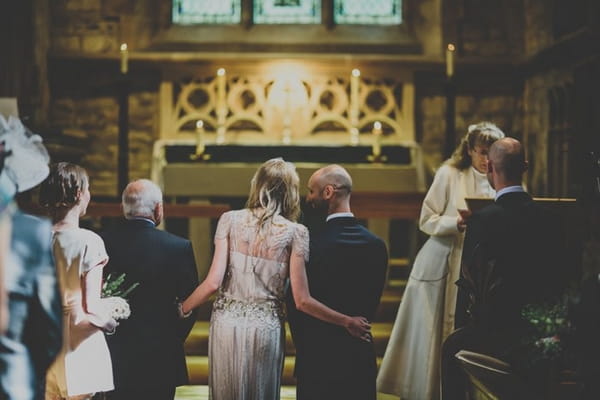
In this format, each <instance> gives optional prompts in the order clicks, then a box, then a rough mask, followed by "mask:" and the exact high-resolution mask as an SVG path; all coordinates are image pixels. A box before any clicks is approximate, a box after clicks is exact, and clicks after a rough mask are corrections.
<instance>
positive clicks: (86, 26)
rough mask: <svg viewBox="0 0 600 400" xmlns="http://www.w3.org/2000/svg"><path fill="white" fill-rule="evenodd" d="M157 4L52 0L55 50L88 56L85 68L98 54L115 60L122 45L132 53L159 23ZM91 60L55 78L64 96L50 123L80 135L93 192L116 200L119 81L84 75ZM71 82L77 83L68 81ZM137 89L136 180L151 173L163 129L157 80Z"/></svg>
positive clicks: (55, 100)
mask: <svg viewBox="0 0 600 400" xmlns="http://www.w3.org/2000/svg"><path fill="white" fill-rule="evenodd" d="M155 7H156V2H155V1H133V0H102V1H101V0H59V1H52V2H51V3H50V16H51V18H50V29H49V30H50V32H49V36H50V39H49V42H50V52H51V54H53V55H69V54H71V55H74V56H75V57H77V58H80V59H86V58H88V61H87V63H88V64H87V68H86V69H88V70H90V69H92V67H91V65H93V63H94V62H93V61H89V58H90V57H94V56H93V55H94V54H98V55H111V56H116V55H117V54H118V52H119V47H120V44H121V43H123V42H126V43H127V44H128V46H129V48H130V49H138V48H143V47H144V46H145V45H147V44H148V43H149V42H150V40H151V38H152V36H153V34H154V33H155V31H156V29H157V26H158V22H157V15H158V14H157V13H156V12H155ZM85 63H86V61H83V63H81V64H79V67H77V66H72V69H70V70H69V71H68V72H64V71H58V73H57V72H54V75H53V76H50V77H49V80H50V81H51V82H52V83H53V86H55V87H56V88H57V89H58V90H57V91H56V92H58V93H56V92H55V93H54V94H53V96H52V97H51V99H50V111H49V118H48V120H49V123H50V124H51V125H52V126H53V127H56V128H57V129H60V130H62V131H63V134H64V135H67V136H74V137H78V138H80V139H81V140H82V141H83V143H85V146H86V149H85V155H84V157H83V159H82V161H81V163H82V165H83V166H84V167H85V168H86V169H87V170H88V172H89V174H90V178H91V184H92V193H93V194H94V195H97V196H117V195H118V188H117V186H118V184H117V156H118V154H117V152H118V131H119V128H118V113H119V107H118V92H117V87H118V85H119V83H118V82H117V79H118V76H114V77H110V76H108V75H109V74H108V72H106V74H104V75H102V76H94V72H89V71H82V70H81V69H79V70H78V68H81V67H82V66H83V67H84V68H85V67H86V64H85ZM113 64H114V63H113ZM111 65H112V64H111ZM109 68H111V69H110V71H112V70H114V71H115V72H116V68H114V66H112V67H107V68H106V70H109ZM69 74H72V75H71V76H69ZM86 74H87V75H86ZM84 75H85V76H84ZM71 79H72V80H74V81H76V82H77V83H73V82H69V80H71ZM94 79H97V80H98V81H99V82H94ZM138 86H139V85H138ZM138 86H135V85H133V89H132V91H131V94H130V97H129V149H130V152H129V176H130V179H136V178H148V177H149V176H150V166H151V155H152V145H153V143H154V140H155V139H156V138H157V131H158V114H159V110H158V100H157V99H158V93H157V92H156V91H155V90H153V89H148V88H147V87H148V86H150V87H155V86H156V85H155V84H154V82H152V83H150V84H148V83H144V84H143V85H142V86H143V88H141V89H140V88H139V87H138ZM65 87H69V88H68V89H64V88H65ZM56 161H59V160H56Z"/></svg>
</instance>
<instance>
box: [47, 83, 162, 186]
mask: <svg viewBox="0 0 600 400" xmlns="http://www.w3.org/2000/svg"><path fill="white" fill-rule="evenodd" d="M157 99H158V95H157V94H156V93H155V92H135V93H132V94H131V96H130V98H129V178H130V179H137V178H148V177H150V167H151V156H152V145H153V143H154V140H156V139H157V137H158V134H157V132H158V119H157V115H158V105H157ZM118 113H119V108H118V103H117V99H116V97H86V98H78V99H73V98H58V99H54V100H53V101H52V105H51V109H50V119H51V120H52V121H53V123H54V124H55V125H56V126H58V127H61V128H62V129H63V132H64V134H65V135H70V136H76V137H80V138H82V139H83V140H84V144H85V147H86V151H85V155H84V157H83V159H82V161H81V163H82V165H83V166H84V167H85V168H86V169H87V171H88V173H89V175H90V180H91V185H92V193H93V194H94V195H98V196H116V195H117V194H118V188H117V185H118V184H117V152H118V146H117V143H118V132H119V127H118ZM54 161H60V160H54Z"/></svg>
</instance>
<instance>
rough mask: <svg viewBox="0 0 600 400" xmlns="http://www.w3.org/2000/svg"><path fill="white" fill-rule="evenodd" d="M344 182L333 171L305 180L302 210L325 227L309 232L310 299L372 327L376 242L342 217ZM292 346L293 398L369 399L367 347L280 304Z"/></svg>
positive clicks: (344, 176)
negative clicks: (322, 217) (316, 213)
mask: <svg viewBox="0 0 600 400" xmlns="http://www.w3.org/2000/svg"><path fill="white" fill-rule="evenodd" d="M351 191H352V178H350V175H349V174H348V172H347V171H346V170H345V169H344V168H342V167H341V166H339V165H329V166H327V167H324V168H321V169H319V170H318V171H316V172H315V173H314V174H313V175H312V176H311V178H310V179H309V181H308V195H307V196H306V201H307V203H308V204H309V205H310V206H311V207H313V208H315V209H320V210H324V211H326V212H327V214H328V216H327V221H326V224H325V227H324V228H323V229H322V230H321V231H320V232H319V233H317V234H314V232H311V240H310V260H309V263H308V265H307V266H306V272H307V275H308V284H309V288H310V293H311V295H312V296H313V297H314V298H315V299H317V300H319V301H320V302H322V303H324V304H325V305H327V306H329V307H331V308H333V309H334V310H336V311H339V312H341V313H344V314H347V315H361V316H365V317H366V318H367V319H368V320H372V319H373V317H374V316H375V311H376V309H377V306H378V305H379V300H380V297H381V292H382V290H383V286H384V283H385V276H386V268H387V261H388V258H387V249H386V246H385V243H384V242H383V240H381V239H380V238H378V237H377V236H375V235H373V234H372V233H371V232H369V231H368V230H367V229H366V228H364V227H363V226H362V225H360V224H359V223H358V221H357V220H356V218H354V215H353V214H352V212H351V211H350V193H351ZM288 310H289V314H290V315H289V319H290V321H289V322H290V326H291V329H292V334H293V338H294V344H295V346H296V367H295V374H296V378H297V389H296V390H297V399H298V400H319V399H334V398H340V399H341V398H343V399H350V400H351V399H356V400H374V399H375V397H376V389H375V378H376V375H377V365H376V361H375V349H374V346H373V343H372V341H370V342H365V341H362V340H360V339H356V338H354V337H352V336H350V335H349V334H348V333H347V332H346V331H345V330H344V329H343V328H340V327H337V326H334V325H331V324H328V323H326V322H323V321H320V320H317V319H315V318H313V317H310V316H308V315H307V314H304V313H301V312H299V311H297V310H296V309H295V307H294V305H293V301H291V302H289V304H288Z"/></svg>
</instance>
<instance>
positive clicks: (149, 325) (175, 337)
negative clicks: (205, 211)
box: [102, 179, 198, 400]
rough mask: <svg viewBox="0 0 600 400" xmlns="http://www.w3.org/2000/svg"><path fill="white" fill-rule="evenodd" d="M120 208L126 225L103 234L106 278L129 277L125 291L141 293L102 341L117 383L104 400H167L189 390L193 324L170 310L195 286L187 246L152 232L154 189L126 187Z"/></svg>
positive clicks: (158, 210) (159, 207)
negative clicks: (188, 347) (188, 350)
mask: <svg viewBox="0 0 600 400" xmlns="http://www.w3.org/2000/svg"><path fill="white" fill-rule="evenodd" d="M122 205H123V214H124V215H125V218H126V221H125V222H124V223H123V224H122V225H120V226H118V227H115V228H113V229H111V230H107V231H105V232H103V233H102V238H103V239H104V243H105V245H106V252H107V253H108V256H109V257H110V260H109V262H108V264H107V265H106V268H105V273H106V274H109V273H110V274H113V275H114V276H118V275H120V274H122V273H126V274H127V275H126V283H127V285H126V286H129V285H130V284H131V283H134V282H138V283H139V286H138V287H137V288H136V289H135V290H134V291H133V292H131V294H130V297H129V305H130V307H131V316H130V317H129V319H127V320H125V321H123V322H121V324H120V325H119V327H118V328H117V330H116V333H115V334H114V335H112V336H108V338H107V339H108V340H107V342H108V347H109V349H110V353H111V357H112V362H113V375H114V382H115V390H114V392H112V393H110V395H109V398H110V399H114V400H120V399H127V400H129V399H149V400H150V399H152V400H172V399H173V398H174V396H175V388H176V386H181V385H185V384H187V383H188V374H187V369H186V362H185V354H184V349H183V344H184V341H185V339H186V337H187V336H188V334H189V332H190V330H191V329H192V325H193V324H194V321H195V318H186V319H180V318H179V317H178V315H177V311H176V306H175V303H176V300H177V299H178V298H179V299H185V298H186V297H187V296H189V295H190V293H192V291H193V290H194V289H195V288H196V286H198V273H197V271H196V262H195V260H194V252H193V250H192V244H191V243H190V241H189V240H186V239H183V238H180V237H177V236H175V235H172V234H170V233H168V232H166V231H163V230H160V229H157V228H156V226H158V225H159V224H160V222H161V220H162V217H163V203H162V192H161V190H160V188H159V187H158V186H157V185H156V184H155V183H154V182H152V181H149V180H147V179H139V180H136V181H133V182H131V183H129V185H127V187H126V188H125V190H124V191H123V198H122Z"/></svg>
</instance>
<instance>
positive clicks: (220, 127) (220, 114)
mask: <svg viewBox="0 0 600 400" xmlns="http://www.w3.org/2000/svg"><path fill="white" fill-rule="evenodd" d="M225 84H226V79H225V68H219V69H218V70H217V143H218V144H223V143H225V118H226V117H227V104H226V100H225Z"/></svg>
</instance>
